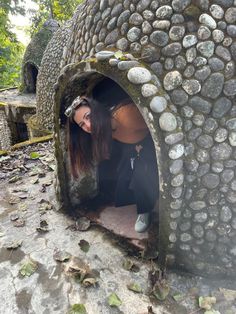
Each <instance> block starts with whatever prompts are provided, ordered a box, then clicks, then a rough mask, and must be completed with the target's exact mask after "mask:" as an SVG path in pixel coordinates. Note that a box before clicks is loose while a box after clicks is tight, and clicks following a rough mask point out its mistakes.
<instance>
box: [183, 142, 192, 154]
mask: <svg viewBox="0 0 236 314" xmlns="http://www.w3.org/2000/svg"><path fill="white" fill-rule="evenodd" d="M194 151H195V147H194V145H193V143H185V150H184V154H185V156H192V155H193V154H194Z"/></svg>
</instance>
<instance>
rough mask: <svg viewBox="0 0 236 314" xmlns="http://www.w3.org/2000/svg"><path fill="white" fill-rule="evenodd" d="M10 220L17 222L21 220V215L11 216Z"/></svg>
mask: <svg viewBox="0 0 236 314" xmlns="http://www.w3.org/2000/svg"><path fill="white" fill-rule="evenodd" d="M10 219H11V221H15V220H17V219H19V215H18V214H11V216H10Z"/></svg>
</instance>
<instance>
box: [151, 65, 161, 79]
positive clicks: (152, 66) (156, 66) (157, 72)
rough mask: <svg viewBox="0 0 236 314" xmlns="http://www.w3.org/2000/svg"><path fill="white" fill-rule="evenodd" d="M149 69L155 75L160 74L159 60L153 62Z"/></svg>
mask: <svg viewBox="0 0 236 314" xmlns="http://www.w3.org/2000/svg"><path fill="white" fill-rule="evenodd" d="M151 69H152V71H153V72H154V73H155V74H156V75H157V76H161V75H162V73H163V65H162V64H161V63H160V62H154V63H153V64H152V65H151Z"/></svg>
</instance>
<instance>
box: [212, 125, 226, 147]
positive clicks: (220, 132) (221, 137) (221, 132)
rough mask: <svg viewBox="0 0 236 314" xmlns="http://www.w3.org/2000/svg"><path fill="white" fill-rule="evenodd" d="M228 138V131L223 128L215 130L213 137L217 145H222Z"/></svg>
mask: <svg viewBox="0 0 236 314" xmlns="http://www.w3.org/2000/svg"><path fill="white" fill-rule="evenodd" d="M227 137H228V131H227V129H225V128H219V129H217V130H216V132H215V135H214V140H215V141H216V142H217V143H222V142H224V141H225V140H226V139H227Z"/></svg>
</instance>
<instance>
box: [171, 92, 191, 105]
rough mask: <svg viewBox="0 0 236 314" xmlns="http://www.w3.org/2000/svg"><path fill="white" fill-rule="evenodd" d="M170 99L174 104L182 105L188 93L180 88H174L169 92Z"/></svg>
mask: <svg viewBox="0 0 236 314" xmlns="http://www.w3.org/2000/svg"><path fill="white" fill-rule="evenodd" d="M171 100H172V102H173V103H174V104H175V105H181V106H182V105H184V104H185V103H186V102H187V101H188V95H187V94H186V93H185V91H183V90H182V89H175V90H174V91H173V92H172V93H171Z"/></svg>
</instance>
